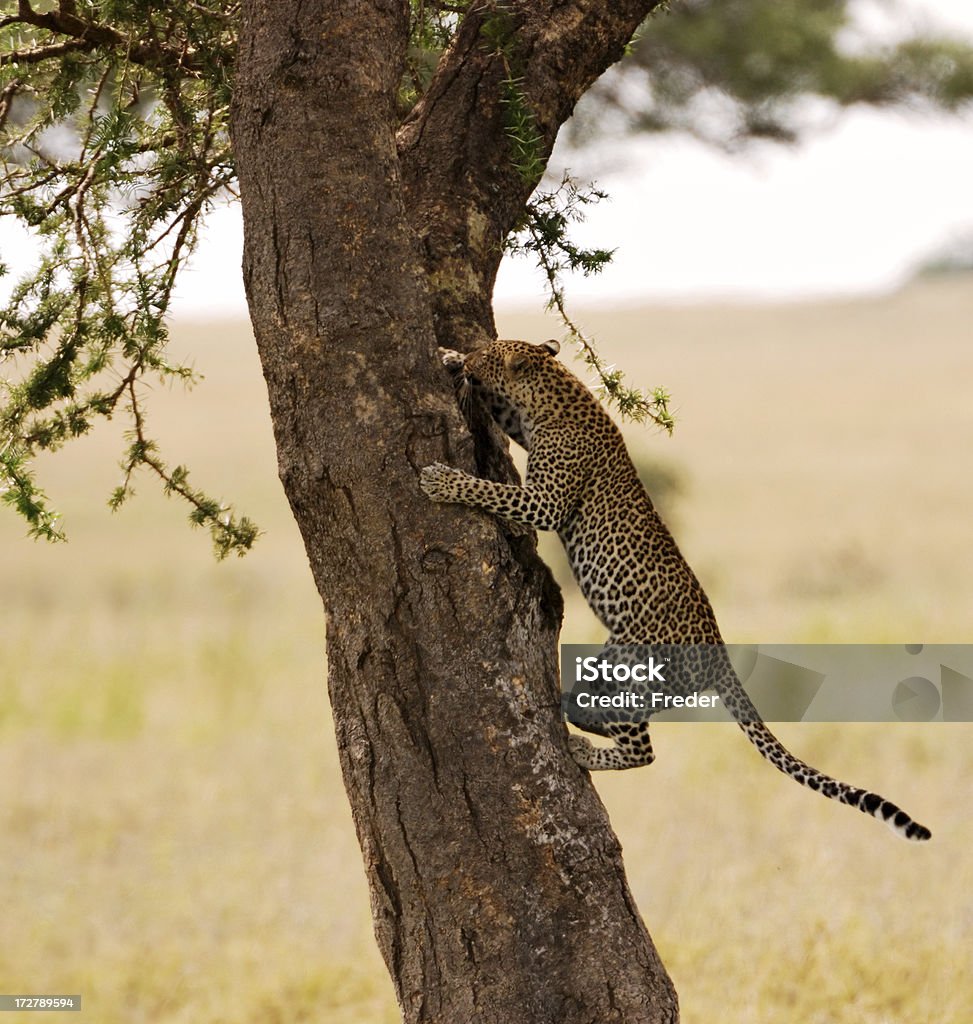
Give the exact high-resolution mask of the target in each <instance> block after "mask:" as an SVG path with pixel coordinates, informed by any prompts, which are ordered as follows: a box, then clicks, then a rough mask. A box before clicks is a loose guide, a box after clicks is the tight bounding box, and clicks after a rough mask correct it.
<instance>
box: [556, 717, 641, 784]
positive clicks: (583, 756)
mask: <svg viewBox="0 0 973 1024" xmlns="http://www.w3.org/2000/svg"><path fill="white" fill-rule="evenodd" d="M589 731H591V732H594V731H595V730H589ZM599 735H604V736H610V737H611V738H612V740H614V742H613V743H612V745H611V746H610V747H596V746H595V745H594V744H593V743H592V742H591V741H590V740H588V739H586V738H585V737H584V736H578V735H576V734H574V733H572V734H571V735H570V736H568V748H569V749H570V751H571V756H572V757H573V758H574V759H575V761H577V762H578V764H579V765H581V767H582V768H587V769H588V771H589V772H600V771H619V770H621V769H623V768H642V767H644V766H645V765H647V764H652V762H653V761H654V760H655V753H654V752H653V750H652V739H651V737H650V736H649V723H648V722H607V723H606V724H605V728H604V731H603V732H602V731H601V730H599Z"/></svg>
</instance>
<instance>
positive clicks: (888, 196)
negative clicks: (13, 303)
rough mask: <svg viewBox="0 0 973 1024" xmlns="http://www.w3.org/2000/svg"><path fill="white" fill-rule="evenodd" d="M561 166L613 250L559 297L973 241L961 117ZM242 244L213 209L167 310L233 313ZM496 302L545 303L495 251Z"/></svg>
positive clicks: (805, 286)
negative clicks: (730, 151) (597, 191)
mask: <svg viewBox="0 0 973 1024" xmlns="http://www.w3.org/2000/svg"><path fill="white" fill-rule="evenodd" d="M859 10H860V11H861V12H862V16H863V19H864V20H865V21H866V22H867V24H868V25H869V26H870V27H874V28H875V29H876V31H880V32H884V33H887V34H889V35H894V34H896V32H897V31H900V30H901V26H902V25H904V24H905V25H907V24H909V23H913V24H914V23H916V22H918V24H919V25H920V26H925V27H930V26H936V27H941V28H945V29H948V30H952V31H954V32H956V33H957V34H962V35H966V36H969V37H971V38H973V0H892V2H882V0H870V2H868V3H865V4H863V5H861V6H860V8H859ZM606 154H607V157H606ZM559 159H560V161H561V163H563V164H567V165H568V166H569V167H570V168H571V170H572V172H573V173H575V174H576V175H577V176H578V177H580V178H582V179H584V178H586V177H587V176H588V173H589V172H590V171H591V169H592V168H591V165H592V164H594V165H595V166H596V168H597V169H596V171H595V172H594V173H595V177H596V181H597V185H598V187H599V188H601V189H602V190H604V191H607V192H609V193H610V196H611V198H610V200H608V201H606V202H604V203H602V204H600V205H599V206H597V207H594V208H591V210H590V214H589V218H588V221H587V222H586V223H585V224H584V225H581V226H579V227H578V228H577V229H576V231H575V234H574V237H575V239H576V240H577V241H579V242H581V243H583V244H588V245H591V246H598V247H600V248H608V249H616V250H617V251H616V255H615V259H614V261H613V263H612V265H611V266H610V267H609V268H608V269H607V270H606V271H604V272H603V273H602V274H601V275H599V276H597V277H594V278H590V279H577V280H574V281H569V282H568V286H567V294H568V298H569V301H575V302H578V303H581V304H583V305H591V304H599V305H601V304H604V303H613V304H620V303H621V304H626V305H633V304H638V303H641V302H660V301H661V302H699V301H707V300H713V299H717V298H721V299H727V298H728V299H738V300H741V301H745V300H753V299H757V300H765V299H791V298H802V297H814V296H827V295H848V294H860V293H866V292H876V291H882V290H885V289H890V288H894V287H896V286H897V285H898V284H900V283H902V282H903V281H904V280H905V279H906V278H907V277H908V276H909V275H910V273H911V271H912V270H913V269H914V268H915V266H916V264H917V263H918V262H921V261H922V260H923V259H924V258H927V257H928V256H930V255H932V254H934V253H936V252H937V251H939V250H941V249H942V248H943V247H944V246H945V245H947V244H948V243H949V242H950V241H951V240H958V239H960V238H964V237H965V238H968V239H971V240H973V187H971V182H973V116H968V117H966V118H964V119H963V120H959V119H945V118H929V117H922V116H920V115H918V114H914V113H913V114H904V113H880V112H876V111H871V110H865V109H861V110H853V111H851V112H848V113H846V114H844V115H843V116H841V117H839V118H837V119H836V120H835V122H834V124H833V125H832V126H831V127H829V128H827V129H824V130H822V131H819V132H818V133H817V134H816V136H815V137H814V138H813V139H811V140H810V141H808V142H805V143H803V144H802V145H800V146H799V147H793V148H783V147H779V146H772V145H770V144H761V145H760V146H759V147H756V148H754V149H753V150H752V151H750V152H748V153H747V154H746V155H744V156H736V157H729V156H725V155H722V154H719V153H716V152H714V151H712V150H709V149H707V148H705V147H703V146H702V145H700V144H698V143H695V142H693V141H691V140H688V139H685V138H682V137H679V136H675V135H666V136H659V137H656V138H653V139H639V140H632V139H629V140H627V141H626V142H624V143H623V144H622V145H620V146H618V147H617V148H616V150H614V151H612V150H611V149H610V148H609V147H607V146H606V145H603V146H602V147H601V152H599V153H597V154H595V156H594V158H592V156H591V155H590V154H588V155H584V154H582V155H581V156H575V155H573V154H571V155H567V156H565V155H560V157H559ZM11 240H12V235H11V234H10V233H9V230H4V231H3V233H2V234H0V254H2V256H3V258H4V260H5V262H7V263H8V264H10V265H11V268H12V269H14V270H16V265H17V260H16V259H14V258H12V253H11V251H10V246H11ZM241 250H242V228H241V223H240V212H239V208H238V207H236V206H233V207H225V208H220V209H217V210H215V211H213V212H212V213H211V214H210V216H209V218H208V222H207V225H206V229H205V231H204V234H203V239H202V242H201V244H200V246H199V249H198V250H197V252H196V254H195V256H194V257H193V260H192V264H191V267H190V268H189V270H188V271H184V272H183V276H182V279H181V282H180V284H179V286H178V289H177V299H176V302H175V312H176V313H177V314H184V315H192V316H199V315H202V314H207V315H220V316H222V315H227V314H232V315H240V316H245V315H246V302H245V298H244V294H243V285H242V280H241V272H240V260H241V255H240V254H241ZM11 276H13V275H11ZM8 280H9V279H8ZM496 298H497V302H498V305H500V306H510V305H517V306H529V305H534V304H538V303H543V301H544V292H543V285H542V282H541V280H540V277H539V276H538V274H537V273H536V272H535V271H533V270H532V268H531V267H530V264H529V263H528V262H527V261H525V260H511V259H507V260H506V261H505V263H504V266H503V267H502V268H501V273H500V278H499V281H498V285H497V293H496Z"/></svg>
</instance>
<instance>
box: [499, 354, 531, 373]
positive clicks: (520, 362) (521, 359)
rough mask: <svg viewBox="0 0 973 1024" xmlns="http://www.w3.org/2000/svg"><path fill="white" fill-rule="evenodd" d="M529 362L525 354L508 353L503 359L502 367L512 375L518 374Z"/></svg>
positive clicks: (528, 357)
mask: <svg viewBox="0 0 973 1024" xmlns="http://www.w3.org/2000/svg"><path fill="white" fill-rule="evenodd" d="M529 361H530V356H528V354H527V353H526V352H508V353H507V354H506V355H505V356H504V357H503V365H504V366H506V368H507V369H508V370H509V371H510V372H511V373H513V374H518V373H520V371H521V370H522V369H523V368H524V367H525V366H526V365H527V363H528V362H529Z"/></svg>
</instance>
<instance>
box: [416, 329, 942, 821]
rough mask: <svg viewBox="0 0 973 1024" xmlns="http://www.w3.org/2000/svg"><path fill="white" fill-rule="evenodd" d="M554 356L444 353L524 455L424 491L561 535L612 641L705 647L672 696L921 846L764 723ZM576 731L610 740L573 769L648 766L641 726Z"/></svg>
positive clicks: (437, 469)
mask: <svg viewBox="0 0 973 1024" xmlns="http://www.w3.org/2000/svg"><path fill="white" fill-rule="evenodd" d="M558 350H559V346H558V343H557V342H555V341H548V342H544V343H543V344H540V345H532V344H529V343H527V342H524V341H495V342H492V343H491V344H489V345H487V346H485V347H484V348H480V349H478V350H476V351H475V352H473V353H471V354H470V355H468V356H465V357H464V356H461V355H460V354H458V353H455V352H449V351H445V350H444V356H443V361H444V364H445V366H446V368H447V370H448V371H449V372H450V373H451V375H452V376H453V378H454V382H455V383H456V384H457V385H458V392H459V393H460V396H461V399H462V397H463V396H466V397H467V398H468V397H469V396H470V395H475V396H476V397H477V398H478V399H479V400H482V401H483V402H484V403H485V404H486V407H487V409H488V410H489V412H490V414H491V415H492V416H493V418H494V419H495V420H496V422H497V424H498V425H499V426H500V427H501V428H502V429H503V430H504V431H505V432H506V433H507V434H508V435H509V436H510V437H511V438H512V439H513V440H514V441H516V442H517V443H518V444H520V445H521V446H522V447H524V448H525V449H526V450H527V453H528V456H527V472H526V477H525V480H524V483H523V485H522V486H521V485H519V484H506V483H496V482H494V481H491V480H483V479H480V478H477V477H474V476H471V475H469V474H468V473H465V472H463V471H462V470H459V469H455V468H452V467H450V466H446V465H443V464H442V463H438V462H437V463H434V464H432V465H431V466H426V467H425V468H424V469H423V470H422V472H421V477H420V483H421V487H422V489H423V491H424V492H425V493H426V495H427V496H428V497H430V498H431V499H433V500H434V501H439V502H454V503H459V504H463V505H468V506H471V507H473V508H478V509H482V510H483V511H485V512H489V513H492V514H493V515H495V516H498V517H500V518H502V519H505V520H508V521H512V522H514V523H519V524H525V525H529V526H533V527H535V528H537V529H541V530H555V531H557V533H558V535H559V537H560V539H561V542H562V543H563V545H564V548H565V551H566V552H567V556H568V560H569V562H570V564H571V568H572V571H573V572H574V575H575V578H576V579H577V581H578V585H579V586H580V588H581V591H582V593H583V594H584V596H585V598H586V599H587V601H588V603H589V605H590V606H591V608H592V610H593V611H594V612H595V614H596V615H597V616H598V617H599V619H600V620H601V621H602V623H603V624H604V625H605V626H606V627H607V629H608V630H609V633H610V636H609V639H608V641H607V644H608V645H627V644H652V645H653V646H655V645H657V644H668V645H700V646H705V649H706V650H708V651H711V652H712V655H713V656H712V657H709V658H707V659H705V662H706V665H708V666H709V668H708V670H707V672H706V678H705V679H703V680H700V679H696V680H695V681H688V680H685V679H683V680H682V681H680V680H679V679H677V680H675V681H674V682H673V683H671V684H670V689H672V690H675V691H676V692H680V691H681V692H689V691H692V690H698V689H701V688H704V687H706V688H712V689H714V690H715V691H716V693H717V694H718V695H719V696H720V698H721V700H722V702H723V705H724V706H725V707H726V708H727V710H728V711H729V712H730V714H732V715H733V717H734V718H735V719H736V721H737V722H738V723H739V725H740V727H741V728H742V729H743V731H744V733H745V734H746V735H747V737H748V738H749V739H750V741H751V742H752V743H753V745H754V746H755V747H756V748H757V750H758V751H759V752H760V753H761V754H762V755H763V757H764V758H766V759H767V760H768V761H769V762H770V763H771V764H772V765H774V766H775V767H776V768H778V769H779V770H780V771H782V772H783V773H785V774H786V775H789V776H790V777H791V778H793V779H795V780H796V781H797V782H799V783H800V784H801V785H803V786H806V787H808V788H810V789H812V790H815V791H817V792H820V793H822V794H823V795H824V796H826V797H829V798H830V799H832V800H837V801H839V802H841V803H845V804H848V805H850V806H852V807H855V808H857V809H858V810H860V811H863V812H864V813H866V814H870V815H872V816H873V817H876V818H879V819H881V820H882V821H885V822H886V823H887V824H888V825H889V827H891V828H892V829H893V831H895V832H896V833H897V834H899V835H900V836H903V837H904V838H906V839H912V840H924V839H928V838H929V837H930V835H931V833H930V831H929V829H927V828H926V827H925V826H923V825H920V824H918V823H917V822H915V821H913V820H912V818H910V817H909V815H907V814H906V813H905V812H904V811H902V810H900V809H899V808H898V807H897V806H896V805H895V804H893V803H891V802H890V801H888V800H886V799H884V798H883V797H881V796H878V795H877V794H875V793H871V792H868V791H867V790H864V789H858V788H856V787H854V786H850V785H848V784H847V783H844V782H839V781H838V780H836V779H833V778H831V777H830V776H828V775H825V774H824V773H823V772H821V771H818V770H817V769H816V768H812V767H811V766H810V765H808V764H805V763H804V762H803V761H801V760H799V759H798V758H797V757H795V756H794V755H793V754H791V753H790V751H788V750H787V749H786V748H785V747H784V746H783V744H782V743H781V742H780V741H779V740H778V739H777V737H776V736H774V734H773V733H772V732H771V731H770V730H769V729H768V728H767V726H766V725H765V724H764V722H763V721H762V720H761V718H760V715H759V713H758V712H757V709H756V708H755V707H754V705H753V703H752V702H751V701H750V698H749V697H748V696H747V694H746V692H745V691H744V689H743V687H742V685H741V683H740V680H739V678H738V676H737V674H736V672H735V670H734V668H733V666H732V664H731V663H730V660H729V656H728V655H727V654H726V649H725V647H724V644H723V639H722V637H721V635H720V631H719V627H718V626H717V622H716V616H715V614H714V612H713V609H712V606H711V605H710V602H709V599H708V598H707V596H706V594H705V593H704V591H703V588H702V586H701V585H700V582H699V580H698V579H697V578H696V575H695V574H694V573H693V571H692V569H691V568H690V567H689V564H688V563H687V562H686V560H685V558H683V556H682V554H681V552H680V551H679V548H678V547H677V546H676V542H675V540H674V539H673V536H672V534H671V533H670V532H669V530H668V529H667V528H666V526H665V524H664V523H663V522H662V520H661V519H660V517H659V515H658V513H657V512H656V510H655V508H654V507H653V504H652V501H651V499H650V498H649V495H648V493H647V492H646V490H645V488H644V487H643V486H642V483H641V481H640V480H639V476H638V473H637V471H636V469H635V466H634V465H633V463H632V460H631V458H630V456H629V454H628V451H627V450H626V448H625V443H624V441H623V439H622V435H621V432H620V431H619V429H618V427H617V426H616V425H615V423H614V422H613V420H612V419H611V417H610V416H609V415H608V413H607V412H606V411H605V409H604V408H603V407H602V405H601V403H600V402H599V401H598V399H597V398H596V397H595V395H594V394H592V392H591V391H590V390H589V389H588V388H587V387H586V386H585V385H584V384H583V383H582V382H581V381H580V380H579V379H578V378H577V377H576V376H575V375H574V374H573V373H571V371H570V370H568V369H567V368H566V367H565V366H564V365H563V364H562V363H560V362H559V361H558V360H557V358H556V356H557V354H558ZM714 666H715V668H714ZM621 717H622V716H619V718H621ZM578 724H579V725H580V726H581V728H582V729H586V730H587V731H589V732H593V733H597V734H599V735H602V736H607V737H609V738H610V739H612V741H613V743H612V745H611V746H608V747H596V746H594V745H593V744H592V743H591V742H590V741H589V740H588V739H587V738H585V737H584V736H580V735H576V734H571V735H570V736H569V738H568V743H569V747H570V750H571V753H572V755H573V757H574V759H575V760H576V761H577V762H578V764H579V765H581V766H582V767H583V768H586V769H588V770H603V769H621V768H635V767H638V766H641V765H647V764H650V763H651V762H652V760H653V758H654V754H653V752H652V744H651V742H650V738H649V726H648V722H647V721H644V720H642V721H631V720H629V721H612V722H591V723H588V724H585V723H584V722H579V723H578Z"/></svg>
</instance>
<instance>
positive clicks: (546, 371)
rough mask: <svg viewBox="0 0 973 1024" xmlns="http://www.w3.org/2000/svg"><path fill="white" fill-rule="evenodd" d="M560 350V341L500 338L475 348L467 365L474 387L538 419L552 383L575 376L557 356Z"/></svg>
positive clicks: (531, 417)
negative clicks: (537, 343)
mask: <svg viewBox="0 0 973 1024" xmlns="http://www.w3.org/2000/svg"><path fill="white" fill-rule="evenodd" d="M560 350H561V346H560V344H559V343H558V342H556V341H543V342H541V343H540V344H539V345H532V344H531V343H530V342H528V341H514V340H499V341H494V342H491V343H490V344H489V345H486V346H484V347H483V348H480V349H477V350H476V351H475V352H471V353H470V354H469V355H468V356H467V357H466V361H465V364H464V367H463V369H464V372H465V375H466V377H467V379H468V380H469V382H470V383H471V384H472V385H473V386H474V387H476V388H480V389H482V390H483V391H485V392H487V394H488V395H490V396H491V397H492V398H494V399H495V400H499V402H500V403H501V404H509V405H510V406H512V407H514V408H516V409H517V410H519V411H520V412H521V413H523V414H525V415H526V416H527V417H528V418H530V419H531V420H534V419H535V418H536V417H537V416H538V415H539V414H541V413H543V411H544V409H543V404H544V402H545V401H546V400H547V399H548V398H549V396H550V394H551V390H552V389H551V384H552V383H553V382H554V381H557V380H561V379H563V378H564V377H572V374H571V373H570V371H569V370H567V369H565V368H564V367H563V366H562V365H561V364H560V363H559V362H558V361H557V359H556V356H557V354H558V352H559V351H560ZM555 390H556V389H555Z"/></svg>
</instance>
